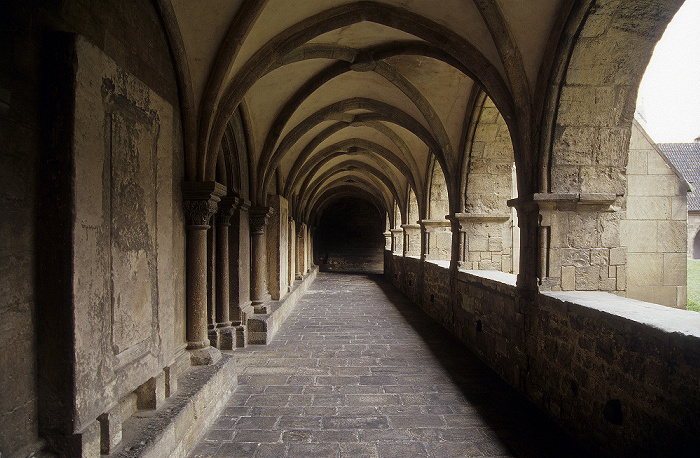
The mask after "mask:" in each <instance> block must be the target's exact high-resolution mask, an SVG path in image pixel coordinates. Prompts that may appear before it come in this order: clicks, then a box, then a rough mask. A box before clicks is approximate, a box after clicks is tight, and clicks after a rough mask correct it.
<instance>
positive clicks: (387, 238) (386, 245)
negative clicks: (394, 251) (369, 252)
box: [384, 230, 391, 251]
mask: <svg viewBox="0 0 700 458" xmlns="http://www.w3.org/2000/svg"><path fill="white" fill-rule="evenodd" d="M384 249H385V250H388V251H391V231H388V230H387V231H386V232H384Z"/></svg>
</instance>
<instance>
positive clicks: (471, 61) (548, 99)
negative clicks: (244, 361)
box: [158, 0, 674, 256]
mask: <svg viewBox="0 0 700 458" xmlns="http://www.w3.org/2000/svg"><path fill="white" fill-rule="evenodd" d="M642 3H644V4H645V5H647V3H648V5H647V6H644V9H643V11H645V13H644V14H652V13H654V11H656V10H657V9H658V10H659V11H661V10H663V11H662V12H661V13H659V14H662V13H663V14H669V13H671V12H672V11H674V7H668V8H657V7H656V6H654V3H653V2H646V1H645V2H642ZM158 5H159V9H160V11H161V15H162V18H163V21H164V23H165V25H166V29H167V30H168V34H169V39H170V42H171V46H172V49H173V53H174V55H175V61H176V63H177V71H178V75H179V83H180V90H181V93H182V102H181V103H182V114H183V124H184V126H183V127H184V133H185V139H184V140H185V154H186V179H187V180H188V181H212V180H217V181H224V180H225V181H226V183H225V184H226V185H227V187H229V188H230V189H231V191H235V192H236V193H237V194H239V195H241V196H243V197H244V198H245V199H247V200H249V201H250V202H251V204H252V205H254V206H260V207H264V206H266V205H268V204H269V202H268V198H269V196H271V195H279V196H282V197H284V198H285V199H286V200H287V201H288V202H289V208H290V212H291V217H292V218H293V219H295V220H297V221H301V220H303V221H304V222H306V223H310V221H308V218H309V216H310V215H312V214H313V215H316V214H317V213H318V212H319V211H320V209H321V207H320V206H322V205H323V202H324V199H326V197H325V196H327V195H329V193H331V192H340V191H339V189H340V188H341V187H342V189H343V191H342V192H343V193H346V194H347V193H350V194H352V192H355V193H357V196H360V195H361V194H362V195H365V194H369V195H372V196H373V200H372V202H374V203H376V204H377V205H380V206H381V207H382V208H381V209H382V211H385V212H387V213H388V214H393V213H394V212H393V207H394V202H396V203H397V204H398V208H399V211H400V212H402V213H403V214H407V213H409V212H408V209H407V205H408V196H410V195H415V199H416V202H417V204H418V208H417V209H413V210H411V211H410V214H411V216H410V219H411V224H415V222H416V221H420V220H422V219H426V218H428V217H429V215H428V214H429V213H430V211H429V201H430V199H431V192H433V193H434V192H435V189H436V188H435V186H433V188H435V189H432V190H431V182H432V178H433V177H434V176H436V175H435V168H438V169H439V172H440V173H439V175H440V176H444V183H445V187H446V189H445V193H446V195H447V207H448V211H447V212H446V213H447V214H458V213H462V212H465V211H469V208H472V207H474V199H477V200H479V201H486V200H488V199H487V196H486V195H485V194H483V192H486V191H479V190H478V189H477V191H473V190H472V188H474V187H476V188H480V187H482V188H483V187H484V186H482V184H480V183H478V182H477V183H473V182H472V183H470V181H474V180H475V179H478V180H481V182H485V181H488V180H487V179H488V178H489V176H490V175H489V174H491V172H488V173H482V172H479V173H480V174H479V173H476V172H474V171H475V170H477V169H479V167H477V166H479V165H480V164H481V163H483V164H485V165H484V166H487V165H488V167H490V168H491V169H495V167H494V164H495V163H491V164H487V162H488V160H489V159H488V154H490V153H488V152H487V153H488V154H486V155H485V156H484V153H482V152H480V151H478V148H479V147H480V142H482V139H483V138H486V137H487V136H488V134H489V133H488V132H485V130H488V129H492V130H493V129H499V132H500V133H499V137H498V138H499V139H503V141H504V142H509V143H510V145H506V146H503V147H502V149H504V150H507V151H508V155H506V156H503V158H499V159H498V161H499V162H498V164H497V165H498V169H499V170H502V171H503V174H502V175H503V176H502V177H500V178H498V177H496V178H498V179H500V180H501V181H503V182H504V183H505V182H506V181H508V182H510V181H511V177H510V175H509V174H507V173H506V172H507V170H508V168H509V164H508V163H509V162H511V161H513V162H515V165H516V168H515V169H516V170H517V173H518V175H517V176H516V177H515V180H514V183H513V186H517V195H521V196H527V195H532V194H533V193H535V192H546V191H548V190H549V189H550V188H551V187H552V186H551V180H550V175H551V174H552V173H553V172H551V171H550V168H551V167H552V157H554V156H552V154H555V155H556V153H557V147H558V143H557V138H558V137H556V135H557V128H558V127H557V126H559V124H560V123H561V121H560V116H563V115H565V113H563V112H560V111H558V110H561V106H560V105H558V104H559V102H560V98H561V96H562V95H561V94H560V92H559V91H561V88H565V90H568V89H566V88H567V87H568V86H567V84H568V83H567V81H566V78H567V75H568V78H569V79H571V81H572V82H574V83H575V79H576V78H578V79H581V78H582V75H585V72H586V71H587V70H586V68H585V62H584V63H583V65H584V67H576V66H572V64H571V62H572V61H573V62H579V61H580V60H581V59H580V58H581V56H582V55H583V54H582V55H581V56H580V55H578V54H574V53H575V52H576V49H578V48H575V46H576V43H579V44H578V46H579V48H581V46H582V45H581V44H580V43H584V42H585V43H589V42H590V43H593V44H594V45H591V46H590V49H597V48H596V47H595V46H596V45H595V43H597V42H598V41H599V39H598V38H596V37H597V35H595V30H596V29H595V25H593V26H589V29H590V30H589V29H584V26H585V24H598V23H599V21H598V17H601V18H606V17H607V18H612V19H611V20H612V21H613V22H610V21H608V22H604V21H603V22H600V27H603V26H605V27H609V28H610V30H616V29H615V27H616V26H614V25H610V24H613V23H620V24H622V25H624V24H625V21H626V20H625V19H624V17H622V18H620V17H618V16H619V15H617V16H616V14H617V13H615V11H616V9H615V8H618V7H617V6H615V5H617V3H615V2H607V1H598V2H595V1H592V0H589V1H585V2H575V1H573V0H559V1H549V0H533V1H528V2H512V1H507V0H467V1H463V0H447V1H441V2H428V1H418V0H412V1H405V0H382V1H350V0H329V1H323V2H317V1H304V2H287V1H283V0H265V1H253V0H239V1H233V2H231V1H221V0H203V1H200V2H197V3H196V5H194V4H193V3H192V2H189V1H186V0H172V1H167V0H159V1H158ZM620 8H621V9H620V11H622V13H625V11H626V10H625V8H622V7H620ZM640 11H642V10H640ZM625 14H626V13H625ZM654 14H655V13H654ZM630 17H632V16H630ZM641 17H643V15H642V16H641ZM662 23H665V21H661V22H660V24H662ZM642 25H643V24H642ZM637 26H639V24H637ZM591 27H592V28H591ZM654 27H656V26H653V25H651V23H650V25H649V26H648V29H649V31H648V33H649V37H648V39H647V37H646V36H645V35H642V33H646V32H640V34H639V36H641V37H642V39H644V40H646V42H647V43H653V42H654V36H653V35H654V34H656V33H658V32H657V31H656V29H654ZM601 30H602V29H601ZM640 30H641V29H640ZM580 33H583V35H582V38H581V40H579V34H580ZM625 33H626V32H625ZM616 36H617V35H616V34H612V33H608V35H601V37H602V38H601V39H605V40H608V38H609V37H616ZM577 40H579V41H577ZM608 41H609V40H608ZM618 48H619V49H620V52H621V55H624V52H625V51H624V47H618ZM618 48H616V49H618ZM581 49H583V50H584V51H585V50H587V49H588V48H581ZM639 49H641V51H640V52H641V53H646V52H648V50H647V48H644V47H643V46H641V47H640V48H639ZM581 52H583V51H581ZM572 59H573V60H572ZM635 59H636V61H637V62H643V61H644V59H641V58H635ZM576 65H578V64H576ZM602 65H604V66H607V67H609V71H611V72H612V71H613V70H614V68H615V64H614V62H611V59H607V60H605V61H603V64H602ZM598 70H600V69H598V68H597V67H592V69H591V71H592V72H598ZM567 72H568V73H567ZM623 73H624V72H623ZM628 73H629V74H630V75H634V78H637V77H638V76H641V75H640V73H641V71H640V69H638V68H636V67H635V68H630V70H629V72H628ZM598 74H599V75H601V74H605V71H603V72H599V73H598ZM634 78H632V79H631V80H630V81H631V83H634ZM599 79H600V78H599ZM599 82H600V84H604V83H605V81H603V80H601V81H599ZM596 84H598V83H596ZM569 86H571V85H570V84H569ZM632 86H634V84H632ZM568 91H569V92H571V90H568ZM631 92H632V91H630V93H631ZM567 94H568V92H565V93H564V96H566V95H567ZM625 97H626V100H630V97H631V96H627V95H626V96H625ZM485 100H488V104H489V106H493V110H495V112H496V113H497V116H498V123H499V126H500V127H499V126H496V124H494V123H495V121H484V119H483V110H484V108H483V107H484V103H485ZM628 109H629V107H628V106H625V107H623V109H621V110H622V111H623V112H624V113H623V116H622V118H621V119H622V121H621V122H619V123H618V120H613V121H614V122H615V123H618V124H619V126H618V127H617V128H619V129H620V132H621V133H620V134H619V143H621V144H624V143H625V141H626V138H625V134H624V132H625V129H627V128H628V126H627V124H628V120H627V119H626V116H627V111H628ZM489 110H490V108H489ZM630 122H631V121H630ZM499 141H500V140H499ZM475 148H476V149H475ZM553 149H554V153H552V150H553ZM482 156H483V157H482ZM484 158H486V159H484ZM484 160H486V162H484ZM479 161H481V162H479ZM482 168H483V167H482ZM479 170H481V169H479ZM557 173H558V172H557ZM470 186H471V188H470ZM499 186H500V184H499ZM501 187H503V190H502V192H500V191H499V194H498V196H497V198H498V199H499V200H500V201H503V200H504V199H503V198H502V196H506V195H507V194H509V192H506V187H505V185H503V186H501ZM499 189H500V188H499ZM479 192H481V193H482V194H479ZM411 193H413V194H411ZM501 195H502V196H501ZM470 199H471V200H470ZM499 205H500V207H503V208H505V207H504V205H505V202H504V201H503V202H499ZM440 211H441V212H442V210H440ZM413 213H418V214H416V215H414V214H413ZM528 237H534V235H532V234H531V235H528ZM532 256H534V254H533V255H532Z"/></svg>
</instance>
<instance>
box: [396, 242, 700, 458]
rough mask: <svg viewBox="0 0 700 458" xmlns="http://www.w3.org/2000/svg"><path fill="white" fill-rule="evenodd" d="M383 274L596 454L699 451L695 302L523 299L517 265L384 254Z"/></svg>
mask: <svg viewBox="0 0 700 458" xmlns="http://www.w3.org/2000/svg"><path fill="white" fill-rule="evenodd" d="M385 275H386V277H387V278H388V279H389V280H390V281H392V282H393V283H394V284H395V285H396V286H397V287H398V288H400V289H401V290H402V291H404V292H405V294H406V295H407V296H409V297H410V298H411V299H412V300H413V301H414V302H416V303H417V304H418V305H420V306H421V307H422V308H423V309H424V310H425V311H426V312H427V313H428V314H430V315H431V316H432V317H433V318H435V319H436V320H437V321H439V322H440V323H442V324H443V325H444V326H445V327H446V328H447V329H448V330H449V331H450V332H452V333H453V334H454V335H455V336H457V337H458V338H459V339H460V340H461V341H462V342H464V343H465V344H466V345H467V346H468V347H469V348H470V349H472V350H473V351H474V352H475V353H476V354H477V355H479V357H480V358H482V359H483V360H484V361H485V362H486V363H487V364H488V365H489V366H490V367H491V368H493V370H494V371H496V372H497V373H498V374H499V375H501V377H502V378H503V379H505V380H506V381H507V382H508V383H510V384H511V385H512V386H513V387H515V388H516V389H518V390H519V391H521V392H522V393H523V394H524V395H526V396H527V397H528V398H529V399H530V400H531V401H532V402H533V403H534V404H535V405H537V406H538V407H539V408H541V409H542V410H543V411H545V412H547V413H548V414H549V415H550V416H551V417H552V418H553V419H554V420H555V421H557V422H558V423H559V424H560V425H561V426H562V427H564V428H565V429H566V430H567V431H569V432H570V433H571V434H573V435H574V436H575V437H577V438H578V439H579V440H580V442H581V443H582V445H584V446H585V447H587V448H589V449H590V450H591V451H592V452H593V453H595V454H604V455H611V456H629V455H640V456H697V453H698V452H699V451H700V436H699V435H698V433H697V432H698V431H699V430H700V389H699V387H700V314H698V313H697V312H690V311H686V310H678V309H672V308H668V307H663V306H660V305H656V304H650V303H646V302H641V301H636V300H633V299H627V298H622V297H619V296H616V295H613V294H609V293H603V292H567V293H542V294H537V295H536V297H534V298H527V297H525V296H522V295H520V293H519V291H518V289H517V288H516V286H515V276H514V275H509V274H503V273H501V272H491V271H455V272H453V273H452V274H451V273H450V270H449V269H448V268H446V267H444V266H440V265H436V264H434V263H431V262H421V261H420V260H419V259H414V258H403V257H399V256H393V255H391V254H390V253H388V254H387V256H386V258H385ZM409 283H410V285H409ZM414 285H415V286H414Z"/></svg>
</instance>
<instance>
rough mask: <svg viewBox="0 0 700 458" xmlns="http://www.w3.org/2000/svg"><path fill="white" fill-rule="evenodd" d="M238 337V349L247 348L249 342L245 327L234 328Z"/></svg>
mask: <svg viewBox="0 0 700 458" xmlns="http://www.w3.org/2000/svg"><path fill="white" fill-rule="evenodd" d="M233 329H234V330H235V336H236V341H235V342H236V348H245V346H246V341H247V340H248V332H247V330H246V327H245V326H241V325H239V326H234V327H233Z"/></svg>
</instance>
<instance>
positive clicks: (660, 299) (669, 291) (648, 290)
mask: <svg viewBox="0 0 700 458" xmlns="http://www.w3.org/2000/svg"><path fill="white" fill-rule="evenodd" d="M676 296H677V293H676V288H675V287H674V286H632V285H628V286H627V297H629V298H632V299H637V300H640V301H645V302H653V303H655V304H661V305H665V306H667V307H675V306H676Z"/></svg>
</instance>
